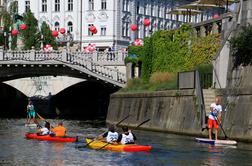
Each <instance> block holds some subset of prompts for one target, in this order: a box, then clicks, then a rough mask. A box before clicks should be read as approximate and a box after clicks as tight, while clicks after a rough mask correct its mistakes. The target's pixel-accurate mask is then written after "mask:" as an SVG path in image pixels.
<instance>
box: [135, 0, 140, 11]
mask: <svg viewBox="0 0 252 166" xmlns="http://www.w3.org/2000/svg"><path fill="white" fill-rule="evenodd" d="M136 12H137V14H140V2H137V8H136Z"/></svg>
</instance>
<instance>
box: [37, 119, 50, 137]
mask: <svg viewBox="0 0 252 166" xmlns="http://www.w3.org/2000/svg"><path fill="white" fill-rule="evenodd" d="M49 134H50V123H48V122H45V127H42V128H41V129H39V130H38V131H37V135H49Z"/></svg>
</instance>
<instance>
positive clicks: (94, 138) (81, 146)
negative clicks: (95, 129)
mask: <svg viewBox="0 0 252 166" xmlns="http://www.w3.org/2000/svg"><path fill="white" fill-rule="evenodd" d="M129 116H130V114H129V115H127V116H126V117H124V118H123V119H122V120H120V121H119V122H117V123H116V125H115V126H118V125H119V124H121V123H122V122H123V121H125V120H126V119H128V117H129ZM106 132H107V131H106ZM106 132H104V133H106ZM104 133H102V134H104ZM97 138H98V136H97V137H96V138H94V139H93V140H92V141H90V142H89V143H87V144H86V145H84V146H78V148H85V147H87V146H88V145H90V144H91V143H92V142H94V141H95V140H96V139H97Z"/></svg>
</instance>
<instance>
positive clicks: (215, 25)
mask: <svg viewBox="0 0 252 166" xmlns="http://www.w3.org/2000/svg"><path fill="white" fill-rule="evenodd" d="M233 17H234V15H233V14H232V13H225V14H223V15H221V16H220V17H219V18H215V19H210V20H206V21H202V22H199V23H196V24H191V25H192V27H193V28H194V33H195V34H197V36H201V37H204V36H207V35H210V34H221V35H222V37H223V38H224V37H225V30H226V29H225V28H226V24H225V23H226V22H227V21H226V20H231V19H232V18H233Z"/></svg>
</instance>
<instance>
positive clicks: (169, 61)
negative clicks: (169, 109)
mask: <svg viewBox="0 0 252 166" xmlns="http://www.w3.org/2000/svg"><path fill="white" fill-rule="evenodd" d="M193 32H194V31H193V29H192V28H191V26H189V25H183V26H182V27H181V28H179V29H176V30H169V31H166V30H161V31H157V32H155V33H154V34H153V35H152V36H151V37H150V38H145V39H144V46H143V47H142V50H141V53H140V55H141V57H142V75H141V80H138V79H137V80H133V81H132V82H131V83H130V84H129V85H128V87H127V88H125V89H124V90H125V91H127V90H128V91H134V90H136V91H142V90H167V89H172V88H176V81H177V79H176V76H175V77H174V79H171V80H167V81H165V82H158V81H157V82H156V83H151V82H152V81H151V76H152V75H153V73H158V72H168V73H177V72H180V71H190V70H195V69H199V70H200V73H202V76H203V77H205V76H206V79H205V78H204V80H206V81H204V86H205V83H206V86H208V87H209V84H211V81H212V79H211V77H212V71H211V72H210V70H212V68H211V67H212V66H211V65H209V64H210V62H211V60H212V58H213V57H214V56H215V54H216V52H217V50H218V49H219V47H220V35H209V36H206V37H197V36H194V33H193ZM130 51H132V52H137V51H136V50H134V49H133V48H130ZM202 64H207V65H206V66H204V65H203V66H200V65H202ZM199 66H200V67H199ZM158 77H164V76H161V75H159V76H158ZM158 77H156V80H157V78H158Z"/></svg>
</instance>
